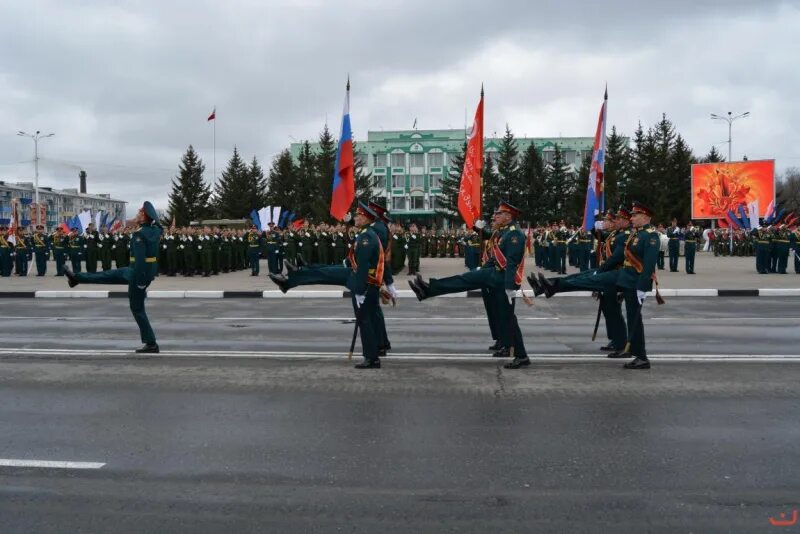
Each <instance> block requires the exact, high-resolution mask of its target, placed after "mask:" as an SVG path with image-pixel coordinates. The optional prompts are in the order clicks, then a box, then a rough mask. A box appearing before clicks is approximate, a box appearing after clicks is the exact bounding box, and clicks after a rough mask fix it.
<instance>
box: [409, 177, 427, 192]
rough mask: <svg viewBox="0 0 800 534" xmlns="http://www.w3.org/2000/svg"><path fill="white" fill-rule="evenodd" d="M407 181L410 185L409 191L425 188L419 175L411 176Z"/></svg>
mask: <svg viewBox="0 0 800 534" xmlns="http://www.w3.org/2000/svg"><path fill="white" fill-rule="evenodd" d="M409 180H410V182H411V183H410V187H411V189H422V188H423V187H425V182H424V180H423V179H422V175H421V174H412V175H411V176H410V177H409Z"/></svg>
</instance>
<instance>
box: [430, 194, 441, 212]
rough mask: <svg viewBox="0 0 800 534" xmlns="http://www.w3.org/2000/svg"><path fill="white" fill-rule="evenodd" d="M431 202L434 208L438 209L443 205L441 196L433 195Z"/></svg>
mask: <svg viewBox="0 0 800 534" xmlns="http://www.w3.org/2000/svg"><path fill="white" fill-rule="evenodd" d="M430 204H431V209H432V210H438V209H439V208H440V207H441V202H440V201H439V197H438V196H435V195H431V200H430Z"/></svg>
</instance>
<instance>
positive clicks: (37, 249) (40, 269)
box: [33, 224, 50, 276]
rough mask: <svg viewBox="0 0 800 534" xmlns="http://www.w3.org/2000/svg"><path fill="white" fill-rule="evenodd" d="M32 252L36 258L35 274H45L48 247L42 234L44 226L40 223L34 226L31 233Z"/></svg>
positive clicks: (45, 237) (48, 252)
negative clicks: (34, 229) (33, 230)
mask: <svg viewBox="0 0 800 534" xmlns="http://www.w3.org/2000/svg"><path fill="white" fill-rule="evenodd" d="M33 254H34V257H35V258H36V276H44V275H45V274H47V257H48V256H49V255H50V247H49V245H48V243H47V236H46V235H44V226H42V225H41V224H40V225H38V226H37V227H36V232H35V233H34V234H33Z"/></svg>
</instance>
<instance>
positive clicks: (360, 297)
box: [356, 295, 367, 308]
mask: <svg viewBox="0 0 800 534" xmlns="http://www.w3.org/2000/svg"><path fill="white" fill-rule="evenodd" d="M366 298H367V295H356V306H358V307H359V308H360V307H361V305H362V304H364V299H366Z"/></svg>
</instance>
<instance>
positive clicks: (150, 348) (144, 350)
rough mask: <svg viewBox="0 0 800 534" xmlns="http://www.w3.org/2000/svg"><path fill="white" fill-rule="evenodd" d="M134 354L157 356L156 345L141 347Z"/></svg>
mask: <svg viewBox="0 0 800 534" xmlns="http://www.w3.org/2000/svg"><path fill="white" fill-rule="evenodd" d="M136 352H137V354H158V353H159V350H158V343H153V344H152V345H150V344H145V345H142V348H140V349H136Z"/></svg>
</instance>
